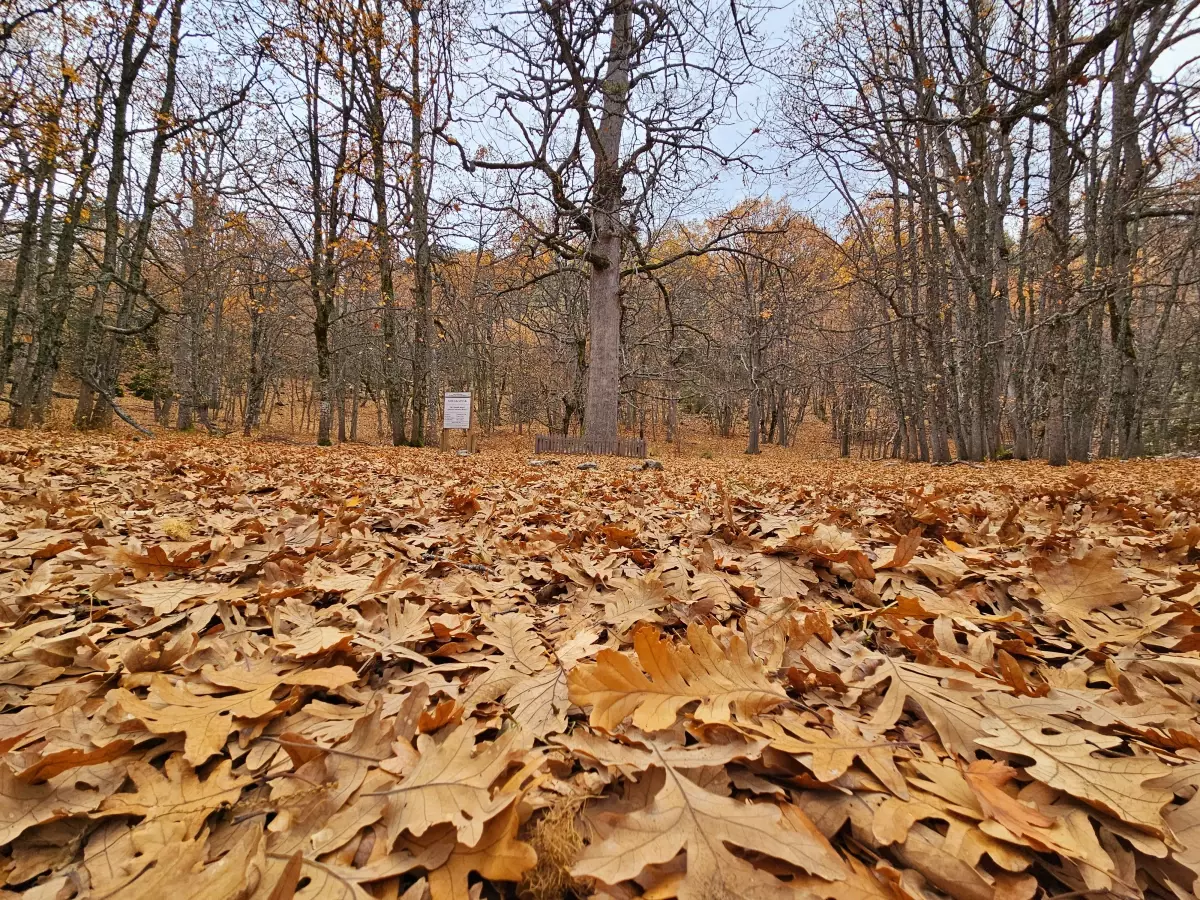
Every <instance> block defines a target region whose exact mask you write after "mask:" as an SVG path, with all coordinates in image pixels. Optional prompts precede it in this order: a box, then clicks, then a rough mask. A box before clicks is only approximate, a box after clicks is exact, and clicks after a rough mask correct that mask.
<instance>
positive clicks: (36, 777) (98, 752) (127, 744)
mask: <svg viewBox="0 0 1200 900" xmlns="http://www.w3.org/2000/svg"><path fill="white" fill-rule="evenodd" d="M132 748H133V741H110V742H109V743H107V744H105V745H104V746H102V747H93V748H92V749H90V750H83V749H80V748H79V747H69V748H67V749H66V750H58V751H56V752H54V753H47V754H46V755H45V756H43V757H42V758H41V759H39V760H38V761H37V762H35V763H34V764H33V765H31V766H29V767H28V768H26V769H24V770H22V771H21V772H20V773H19V774H18V775H17V778H18V779H19V780H21V781H23V782H25V783H26V784H35V783H37V782H39V781H48V780H49V779H51V778H53V777H54V776H55V775H61V774H62V773H63V772H66V771H67V770H69V769H78V768H81V767H83V766H94V765H97V764H99V763H106V762H111V761H112V760H114V759H117V758H118V757H120V756H121V755H122V754H124V753H125V752H126V751H127V750H130V749H132Z"/></svg>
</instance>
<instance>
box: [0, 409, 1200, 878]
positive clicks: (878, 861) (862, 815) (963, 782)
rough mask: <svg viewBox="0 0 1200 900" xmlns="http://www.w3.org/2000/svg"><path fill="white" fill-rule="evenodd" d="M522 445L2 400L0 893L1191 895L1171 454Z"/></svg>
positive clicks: (1196, 735)
mask: <svg viewBox="0 0 1200 900" xmlns="http://www.w3.org/2000/svg"><path fill="white" fill-rule="evenodd" d="M529 443H530V439H529V438H528V437H527V436H522V437H520V438H518V437H515V436H508V437H505V438H503V439H497V440H492V441H486V442H485V444H484V452H483V453H481V454H479V455H477V456H473V457H468V458H460V457H458V456H455V455H449V454H439V453H437V452H436V451H433V450H412V449H385V448H376V447H365V446H347V445H344V446H342V447H336V448H315V447H312V446H299V445H293V444H290V443H285V442H281V441H242V440H220V439H210V438H202V437H196V436H184V437H178V436H175V437H160V438H157V439H153V440H141V441H133V440H129V439H125V438H99V437H94V438H84V437H79V436H72V435H65V434H51V433H45V434H39V435H31V434H23V433H17V432H8V431H5V432H0V585H2V588H0V753H2V754H3V758H2V759H0V885H7V887H6V888H0V897H7V896H16V895H18V894H20V895H21V896H23V897H31V898H43V897H45V898H50V897H53V898H71V897H74V896H80V897H82V896H89V897H95V898H122V900H126V898H148V900H151V898H152V900H162V897H163V896H165V895H167V894H168V893H169V894H171V895H173V896H177V897H180V898H183V897H185V896H187V897H205V898H209V897H211V898H225V897H230V898H232V897H255V898H261V900H286V898H289V897H293V896H295V897H300V898H305V900H309V898H312V900H316V898H321V900H326V898H334V900H340V898H347V900H349V898H356V900H363V898H368V897H377V898H395V897H404V898H409V900H417V898H423V897H432V900H451V898H453V900H458V898H468V897H479V896H483V897H495V896H505V897H515V896H521V897H531V898H535V900H548V898H557V897H569V896H581V897H585V896H595V897H608V898H632V897H648V898H671V897H679V898H682V900H708V898H724V897H745V898H783V897H796V898H804V897H811V898H832V900H854V898H870V897H875V898H893V900H899V898H932V897H937V896H952V897H962V898H970V900H976V898H979V900H983V898H989V900H1021V898H1033V897H1058V898H1063V897H1067V896H1071V897H1084V896H1091V897H1102V896H1115V897H1138V896H1155V897H1179V898H1184V897H1191V896H1194V888H1195V887H1196V879H1197V877H1198V876H1200V793H1197V787H1200V717H1198V709H1200V707H1198V705H1197V704H1198V702H1200V611H1198V610H1197V608H1196V607H1197V604H1200V568H1198V566H1197V564H1198V563H1200V462H1196V461H1175V462H1166V461H1146V462H1128V463H1116V462H1107V463H1101V464H1091V465H1073V466H1070V467H1068V468H1066V469H1060V470H1055V469H1051V468H1049V467H1047V466H1045V465H1043V464H1041V463H1017V462H1010V463H998V464H990V465H987V466H984V467H979V468H976V467H973V466H954V467H948V468H933V467H930V466H923V465H916V464H899V463H884V462H866V461H857V460H853V461H843V460H812V459H809V460H805V459H803V458H801V457H800V455H799V454H797V453H783V452H769V453H767V454H765V455H764V456H761V457H754V458H747V457H745V456H742V455H740V454H737V453H735V452H733V450H732V449H730V448H732V446H733V445H732V444H730V447H729V448H726V447H725V445H724V444H721V445H720V446H719V447H717V448H716V449H717V451H718V452H707V453H706V454H705V455H711V456H712V458H711V459H706V458H702V456H701V455H700V454H695V455H693V454H691V453H689V454H688V455H687V457H686V458H678V457H672V455H671V454H670V453H669V452H666V453H661V454H660V459H661V461H662V463H663V465H664V468H663V469H661V470H638V471H630V468H631V466H632V465H633V461H631V460H628V459H603V460H597V461H596V462H597V465H598V468H596V469H595V470H591V471H581V470H579V469H578V468H577V465H578V464H579V463H580V462H581V460H579V459H577V458H575V459H573V458H563V459H561V461H560V462H559V464H557V465H538V466H533V465H530V463H529V459H530V456H531V454H530V452H529ZM726 450H728V452H726Z"/></svg>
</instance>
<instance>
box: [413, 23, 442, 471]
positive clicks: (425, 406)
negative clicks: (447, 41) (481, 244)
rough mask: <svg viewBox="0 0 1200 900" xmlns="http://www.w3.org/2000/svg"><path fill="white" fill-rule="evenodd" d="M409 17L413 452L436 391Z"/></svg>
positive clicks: (418, 100)
mask: <svg viewBox="0 0 1200 900" xmlns="http://www.w3.org/2000/svg"><path fill="white" fill-rule="evenodd" d="M406 6H407V9H408V17H409V23H410V24H409V29H410V34H409V48H410V49H409V52H410V54H411V61H410V64H409V77H410V79H411V86H410V90H411V92H412V93H411V96H410V98H409V109H410V111H411V117H412V118H411V121H412V126H411V146H410V150H409V175H410V178H411V181H412V185H411V191H412V239H413V244H414V253H413V316H414V318H415V320H416V321H415V326H416V328H415V332H414V340H413V393H412V412H413V422H412V440H411V441H410V443H411V444H412V445H413V446H414V447H420V446H423V445H424V444H425V442H426V440H427V437H426V434H425V432H426V428H427V426H428V425H429V423H428V422H427V421H426V420H427V419H428V416H429V408H430V405H431V404H430V403H429V394H430V391H431V390H433V389H436V385H433V384H431V382H430V372H431V370H432V368H433V341H434V336H435V334H436V327H435V324H434V321H433V259H432V255H431V252H430V247H429V199H428V197H427V196H426V192H425V164H424V157H423V156H422V154H423V153H424V146H423V144H424V135H425V128H424V114H425V113H424V103H423V98H424V88H423V87H422V84H421V54H420V52H419V48H420V46H421V10H422V8H423V5H422V3H420V2H418V0H406Z"/></svg>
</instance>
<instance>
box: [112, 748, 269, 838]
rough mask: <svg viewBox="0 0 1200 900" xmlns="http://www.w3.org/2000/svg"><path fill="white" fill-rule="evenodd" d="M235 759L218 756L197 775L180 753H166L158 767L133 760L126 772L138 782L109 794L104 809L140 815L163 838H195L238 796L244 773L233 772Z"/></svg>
mask: <svg viewBox="0 0 1200 900" xmlns="http://www.w3.org/2000/svg"><path fill="white" fill-rule="evenodd" d="M232 768H233V763H232V762H230V761H229V760H227V759H225V760H221V762H220V763H219V764H218V765H217V767H216V768H215V769H213V770H212V771H211V772H209V773H208V775H207V776H206V777H205V778H203V779H201V778H200V777H198V776H197V775H196V770H195V769H193V768H192V767H191V766H190V765H188V764H187V762H186V761H185V760H184V759H183V757H181V756H180V755H178V754H175V755H174V756H172V757H170V758H169V759H168V760H167V764H166V766H165V767H164V771H161V772H160V771H159V770H158V769H156V768H155V767H154V766H152V765H150V764H149V763H146V762H142V761H141V760H135V761H134V762H132V763H130V765H129V777H130V778H132V779H133V784H134V786H135V787H136V788H137V790H136V791H135V792H134V793H131V794H113V795H112V796H111V797H109V798H108V799H107V800H105V801H104V803H103V804H101V807H100V810H101V813H102V814H103V815H109V816H142V817H143V818H145V820H146V821H145V822H143V823H142V825H141V826H139V829H145V828H146V827H147V826H149V825H150V824H151V823H153V825H154V827H155V828H156V829H158V830H159V831H160V832H161V833H162V834H164V835H170V837H169V839H168V840H163V841H162V842H161V843H163V844H166V843H170V842H173V841H181V840H190V839H192V838H194V837H195V836H196V835H197V834H198V833H199V832H200V828H201V827H202V826H203V825H204V820H205V819H207V818H208V815H209V813H211V812H214V811H215V810H217V809H220V808H221V807H222V806H227V805H232V804H234V803H236V802H237V800H238V797H240V796H241V793H242V788H243V787H244V786H246V785H247V784H249V783H250V779H248V778H237V777H235V776H234V775H233V774H232Z"/></svg>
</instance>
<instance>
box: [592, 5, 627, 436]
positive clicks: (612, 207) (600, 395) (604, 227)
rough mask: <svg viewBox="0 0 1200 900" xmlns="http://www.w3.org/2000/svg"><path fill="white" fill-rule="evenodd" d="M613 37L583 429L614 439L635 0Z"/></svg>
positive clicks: (600, 154)
mask: <svg viewBox="0 0 1200 900" xmlns="http://www.w3.org/2000/svg"><path fill="white" fill-rule="evenodd" d="M612 16H613V20H612V21H613V24H612V38H611V41H610V45H609V52H608V69H607V71H606V73H605V77H604V86H603V92H604V108H603V111H602V113H601V116H600V125H599V127H598V129H597V145H596V146H595V147H594V148H593V149H594V150H595V162H594V175H593V182H592V198H593V199H592V228H593V234H592V239H591V246H590V248H589V253H588V259H589V261H590V263H591V276H590V278H589V279H588V328H589V331H590V334H591V353H590V356H589V360H588V384H587V402H586V406H585V409H584V433H585V434H586V435H587V436H588V437H589V438H600V439H608V440H615V439H616V437H617V404H618V398H619V396H620V389H621V231H622V227H621V200H622V193H623V190H622V183H623V180H624V171H623V169H622V167H621V162H620V153H621V135H622V132H623V130H624V125H625V116H626V113H627V111H628V105H629V77H630V59H629V56H630V53H631V52H632V46H633V30H632V18H633V3H632V2H631V0H617V2H616V3H615V4H614V6H613V13H612Z"/></svg>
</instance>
